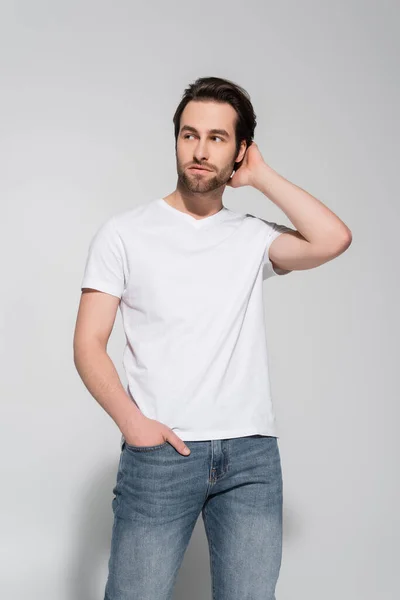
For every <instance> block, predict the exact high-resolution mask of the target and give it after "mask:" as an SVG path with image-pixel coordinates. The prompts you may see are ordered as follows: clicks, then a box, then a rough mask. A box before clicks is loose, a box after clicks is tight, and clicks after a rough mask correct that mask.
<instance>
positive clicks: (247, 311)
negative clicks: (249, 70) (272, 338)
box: [74, 77, 351, 600]
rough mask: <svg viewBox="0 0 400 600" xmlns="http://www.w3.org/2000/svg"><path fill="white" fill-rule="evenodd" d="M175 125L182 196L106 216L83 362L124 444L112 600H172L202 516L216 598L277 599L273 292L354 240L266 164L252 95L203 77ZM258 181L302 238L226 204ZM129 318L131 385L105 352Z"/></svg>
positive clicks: (90, 286) (93, 252)
mask: <svg viewBox="0 0 400 600" xmlns="http://www.w3.org/2000/svg"><path fill="white" fill-rule="evenodd" d="M174 124H175V140H176V147H175V149H176V160H177V172H178V180H177V186H176V189H175V190H174V191H173V192H172V193H170V194H169V195H167V196H165V197H163V198H157V199H154V200H152V201H150V202H145V203H142V204H140V205H139V206H137V207H135V208H133V209H131V210H128V211H125V212H123V213H119V214H117V215H114V216H112V217H111V218H110V219H108V221H107V222H106V223H104V224H103V225H102V226H101V227H100V229H99V230H98V231H97V233H96V235H95V236H94V238H93V240H92V242H91V244H90V249H89V255H88V258H87V263H86V268H85V273H84V276H83V280H82V291H83V293H82V296H81V301H80V306H79V311H78V317H77V323H76V329H75V336H74V361H75V365H76V367H77V369H78V372H79V374H80V376H81V377H82V380H83V382H84V383H85V385H86V386H87V388H88V389H89V391H90V392H91V394H92V395H93V396H94V398H95V399H96V400H97V401H98V402H99V404H100V405H101V406H102V407H103V408H104V410H106V411H107V413H108V414H109V415H110V416H111V417H112V419H113V420H114V421H115V423H116V424H117V426H118V427H119V429H120V431H121V434H122V437H121V454H120V462H119V467H118V473H117V480H116V485H115V487H114V490H113V492H114V498H113V501H112V508H113V512H114V525H113V532H112V541H111V553H110V559H109V576H108V580H107V584H106V590H105V599H106V600H117V599H118V600H128V599H129V600H169V599H170V598H171V597H172V593H173V586H174V582H175V579H176V576H177V572H178V570H179V567H180V565H181V562H182V559H183V555H184V552H185V550H186V547H187V545H188V543H189V540H190V537H191V534H192V531H193V528H194V526H195V524H196V521H197V518H198V516H199V515H200V513H201V514H202V517H203V521H204V525H205V531H206V534H207V539H208V542H209V549H210V568H211V577H212V586H213V599H214V600H243V599H244V598H246V599H247V600H250V599H252V600H261V598H262V599H263V600H274V599H275V586H276V583H277V580H278V575H279V570H280V565H281V553H282V473H281V463H280V454H279V448H278V442H277V439H278V435H277V429H276V424H275V416H274V411H273V407H272V401H271V394H270V382H269V373H268V357H267V346H266V343H265V341H266V339H265V328H264V315H263V289H262V286H263V282H264V281H265V280H267V279H268V278H269V277H271V276H274V275H284V274H288V273H290V272H291V271H301V270H305V269H311V268H314V267H317V266H319V265H322V264H323V263H326V262H328V261H329V260H332V259H333V258H335V257H336V256H339V255H340V254H341V253H343V252H344V251H345V250H346V249H347V248H348V247H349V245H350V243H351V232H350V230H349V228H348V227H347V226H346V225H345V224H344V223H343V222H342V221H341V220H340V219H339V218H338V217H337V216H336V215H335V214H334V213H333V212H332V211H331V210H329V209H328V208H327V207H326V206H325V205H324V204H322V203H321V202H320V201H319V200H317V199H316V198H314V197H313V196H311V195H310V194H308V193H307V192H305V191H304V190H302V189H301V188H299V187H297V186H296V185H294V184H292V183H290V182H289V181H287V180H286V179H284V178H283V177H281V176H280V175H279V174H278V173H276V172H275V171H274V170H273V169H272V168H271V167H270V166H269V165H267V164H266V163H265V161H264V160H263V158H262V156H261V154H260V151H259V149H258V147H257V145H256V144H255V143H254V142H253V136H254V128H255V125H256V118H255V114H254V111H253V107H252V105H251V102H250V99H249V96H248V94H247V93H246V92H245V90H243V89H242V88H240V87H239V86H237V85H235V84H234V83H232V82H230V81H227V80H224V79H220V78H216V77H207V78H200V79H198V80H197V81H196V82H195V83H194V84H192V85H191V86H189V88H188V89H187V90H185V94H184V96H183V98H182V101H181V103H180V105H179V106H178V109H177V111H176V113H175V116H174ZM232 173H233V175H232ZM245 185H249V186H252V187H254V188H256V189H257V190H259V191H260V192H261V193H262V194H264V195H265V196H266V197H267V198H269V199H270V200H271V201H272V202H274V203H275V204H276V205H277V206H278V207H279V208H281V209H282V211H283V212H284V213H285V214H286V215H287V217H288V218H289V219H290V221H291V222H292V223H293V225H294V226H295V228H296V229H291V228H289V227H286V226H284V225H278V224H277V223H272V222H270V221H266V220H263V219H260V218H257V217H255V216H254V215H250V214H248V213H246V214H239V213H235V212H233V211H231V210H230V209H228V208H226V207H225V206H223V204H222V194H223V192H224V190H225V186H230V187H232V188H238V187H241V186H245ZM118 307H120V310H121V314H122V319H123V326H124V330H125V333H126V346H125V351H124V359H123V364H124V367H125V370H126V374H127V379H128V386H127V389H126V390H125V389H124V387H123V386H122V384H121V381H120V379H119V377H118V374H117V371H116V369H115V367H114V365H113V363H112V361H111V359H110V358H109V356H108V354H107V352H106V348H107V341H108V338H109V336H110V333H111V331H112V327H113V324H114V320H115V316H116V311H117V309H118Z"/></svg>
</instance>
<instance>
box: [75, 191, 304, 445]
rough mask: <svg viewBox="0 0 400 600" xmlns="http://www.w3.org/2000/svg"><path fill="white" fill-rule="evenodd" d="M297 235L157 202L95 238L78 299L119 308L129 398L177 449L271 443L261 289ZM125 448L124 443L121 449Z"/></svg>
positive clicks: (246, 218) (243, 218)
mask: <svg viewBox="0 0 400 600" xmlns="http://www.w3.org/2000/svg"><path fill="white" fill-rule="evenodd" d="M286 231H293V230H292V229H290V228H288V227H286V226H284V225H277V224H276V223H272V222H269V221H265V220H263V219H260V218H258V217H255V216H253V215H250V214H239V213H236V212H233V211H231V210H230V209H228V208H226V207H223V208H222V209H221V210H220V211H219V212H217V213H215V214H213V215H211V216H209V217H205V218H202V219H196V218H195V217H192V216H191V215H188V214H187V213H184V212H182V211H180V210H178V209H176V208H174V207H172V206H171V205H170V204H168V203H167V202H166V201H165V200H164V199H163V198H158V199H156V200H152V201H150V202H147V203H145V204H141V205H139V206H137V207H135V208H133V209H130V210H127V211H124V212H122V213H119V214H116V215H114V216H112V217H111V218H109V219H108V220H107V221H106V222H105V223H103V225H101V226H100V228H99V229H98V230H97V232H96V233H95V235H94V237H93V239H92V241H91V243H90V246H89V252H88V257H87V262H86V267H85V271H84V276H83V279H82V283H81V288H93V289H96V290H100V291H102V292H105V293H107V294H112V295H113V296H117V297H118V298H120V299H121V300H120V305H119V307H120V310H121V316H122V322H123V327H124V331H125V334H126V345H125V349H124V354H123V366H124V369H125V372H126V376H127V381H128V385H127V389H126V391H127V393H128V395H129V396H130V398H131V399H132V401H133V402H135V403H136V405H137V407H138V408H139V409H140V411H141V412H142V413H143V414H144V415H145V416H147V417H149V418H152V419H156V420H158V421H160V422H161V423H163V424H165V425H167V426H168V427H170V428H171V429H172V430H173V431H174V432H175V433H176V434H177V435H178V436H179V437H180V438H181V439H182V440H213V439H223V438H235V437H241V436H249V435H254V434H260V435H268V436H275V437H279V436H278V435H277V428H276V422H275V415H274V411H273V405H272V400H271V391H270V380H269V369H268V356H267V341H266V332H265V322H264V305H263V280H265V279H267V278H269V277H271V276H273V275H276V274H285V273H288V272H289V271H279V272H276V271H274V269H273V267H272V263H271V261H270V259H269V256H268V249H269V246H270V244H271V243H272V241H273V240H274V239H275V238H276V237H278V235H280V234H281V233H283V232H286ZM123 440H124V437H123V436H122V438H121V445H122V442H123Z"/></svg>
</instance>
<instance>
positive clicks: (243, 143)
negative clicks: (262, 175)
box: [235, 140, 247, 163]
mask: <svg viewBox="0 0 400 600" xmlns="http://www.w3.org/2000/svg"><path fill="white" fill-rule="evenodd" d="M246 150H247V144H246V140H242V141H241V143H240V148H239V152H238V155H237V157H236V160H235V162H236V163H241V162H242V160H243V158H244V155H245V154H246Z"/></svg>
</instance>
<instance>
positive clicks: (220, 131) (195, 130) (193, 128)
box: [181, 125, 230, 138]
mask: <svg viewBox="0 0 400 600" xmlns="http://www.w3.org/2000/svg"><path fill="white" fill-rule="evenodd" d="M183 131H193V133H198V131H197V129H196V128H195V127H192V126H191V125H183V127H182V129H181V132H183ZM207 133H218V134H219V135H224V136H225V137H227V138H229V137H230V135H229V133H228V132H227V131H226V130H225V129H209V130H208V131H207Z"/></svg>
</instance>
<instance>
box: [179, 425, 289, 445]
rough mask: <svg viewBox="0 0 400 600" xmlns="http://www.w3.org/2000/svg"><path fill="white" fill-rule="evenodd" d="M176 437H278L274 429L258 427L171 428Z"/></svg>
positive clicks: (186, 439) (185, 439) (219, 438)
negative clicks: (213, 429) (231, 428)
mask: <svg viewBox="0 0 400 600" xmlns="http://www.w3.org/2000/svg"><path fill="white" fill-rule="evenodd" d="M173 432H174V433H176V435H177V436H178V437H180V438H181V440H183V441H185V442H186V441H187V442H190V441H193V442H196V441H205V440H221V439H229V438H236V437H246V436H249V435H265V436H271V437H276V438H278V437H279V436H278V435H277V433H276V431H275V430H272V429H269V430H268V429H260V428H259V427H257V428H253V429H236V430H233V431H232V430H230V431H227V430H224V431H222V430H219V431H206V430H203V431H184V432H183V431H182V432H181V431H179V429H173Z"/></svg>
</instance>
